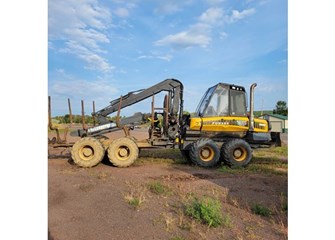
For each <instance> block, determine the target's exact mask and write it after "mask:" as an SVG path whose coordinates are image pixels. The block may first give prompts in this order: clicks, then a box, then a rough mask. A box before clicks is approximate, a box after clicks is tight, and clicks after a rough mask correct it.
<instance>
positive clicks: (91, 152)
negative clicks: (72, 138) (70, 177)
mask: <svg viewBox="0 0 335 240" xmlns="http://www.w3.org/2000/svg"><path fill="white" fill-rule="evenodd" d="M104 155H105V149H104V148H103V146H102V144H101V143H100V142H99V141H98V140H97V139H95V138H93V137H84V138H82V139H80V140H78V141H77V142H76V143H75V144H74V145H73V147H72V150H71V157H72V159H73V161H74V162H75V163H76V164H77V165H79V166H81V167H94V166H95V165H97V164H98V163H100V162H101V160H102V159H103V157H104Z"/></svg>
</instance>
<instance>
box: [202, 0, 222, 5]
mask: <svg viewBox="0 0 335 240" xmlns="http://www.w3.org/2000/svg"><path fill="white" fill-rule="evenodd" d="M224 1H225V0H206V2H207V3H208V4H209V5H219V4H221V3H223V2H224Z"/></svg>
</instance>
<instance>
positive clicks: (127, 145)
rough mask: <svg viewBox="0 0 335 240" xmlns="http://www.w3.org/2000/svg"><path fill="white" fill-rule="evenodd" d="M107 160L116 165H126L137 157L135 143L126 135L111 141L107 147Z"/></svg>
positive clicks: (137, 152)
mask: <svg viewBox="0 0 335 240" xmlns="http://www.w3.org/2000/svg"><path fill="white" fill-rule="evenodd" d="M107 153H108V159H109V161H110V162H111V163H112V164H113V165H114V166H116V167H128V166H130V165H131V164H133V163H134V161H135V160H136V159H137V158H138V155H139V149H138V147H137V145H136V143H135V142H134V141H133V140H132V139H130V138H127V137H122V138H118V139H115V140H114V141H112V142H111V143H110V144H109V146H108V149H107Z"/></svg>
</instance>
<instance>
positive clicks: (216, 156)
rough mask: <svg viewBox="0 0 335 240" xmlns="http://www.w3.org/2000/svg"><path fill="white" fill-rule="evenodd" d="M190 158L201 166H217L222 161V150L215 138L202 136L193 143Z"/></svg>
mask: <svg viewBox="0 0 335 240" xmlns="http://www.w3.org/2000/svg"><path fill="white" fill-rule="evenodd" d="M190 159H191V161H192V162H193V163H194V164H196V165H198V166H201V167H215V166H216V165H218V163H219V162H220V150H219V148H218V146H217V145H216V144H215V142H214V141H213V140H211V139H208V138H201V139H199V140H197V141H195V142H194V143H193V144H192V145H191V148H190Z"/></svg>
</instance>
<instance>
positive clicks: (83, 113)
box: [81, 100, 86, 130]
mask: <svg viewBox="0 0 335 240" xmlns="http://www.w3.org/2000/svg"><path fill="white" fill-rule="evenodd" d="M81 120H82V122H83V129H84V130H86V126H85V112H84V100H81Z"/></svg>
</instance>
